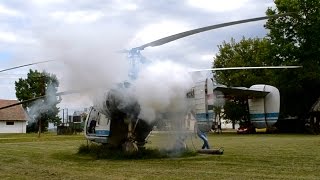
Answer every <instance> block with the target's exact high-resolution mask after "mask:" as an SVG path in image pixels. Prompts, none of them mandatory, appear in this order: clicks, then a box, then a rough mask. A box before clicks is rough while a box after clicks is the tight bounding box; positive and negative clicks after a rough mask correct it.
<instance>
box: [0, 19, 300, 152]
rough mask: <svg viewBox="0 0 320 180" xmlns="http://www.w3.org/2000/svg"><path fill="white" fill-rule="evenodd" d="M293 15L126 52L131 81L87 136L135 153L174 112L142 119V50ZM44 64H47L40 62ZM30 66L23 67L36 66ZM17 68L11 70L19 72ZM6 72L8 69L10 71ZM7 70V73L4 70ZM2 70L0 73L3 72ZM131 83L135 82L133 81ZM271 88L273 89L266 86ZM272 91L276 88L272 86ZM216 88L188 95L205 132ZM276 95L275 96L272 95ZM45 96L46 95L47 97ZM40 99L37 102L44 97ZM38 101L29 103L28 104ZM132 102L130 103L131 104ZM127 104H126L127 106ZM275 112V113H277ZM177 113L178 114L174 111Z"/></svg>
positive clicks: (98, 114)
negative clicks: (134, 89) (138, 87)
mask: <svg viewBox="0 0 320 180" xmlns="http://www.w3.org/2000/svg"><path fill="white" fill-rule="evenodd" d="M289 15H292V13H285V14H277V15H272V16H264V17H257V18H251V19H244V20H239V21H233V22H227V23H222V24H217V25H212V26H206V27H202V28H198V29H194V30H190V31H185V32H181V33H178V34H174V35H171V36H168V37H164V38H161V39H158V40H156V41H152V42H150V43H147V44H144V45H142V46H139V47H135V48H132V49H131V50H125V51H123V52H125V53H128V58H129V59H130V60H131V61H130V64H131V69H130V71H129V77H130V80H129V81H126V82H122V83H119V84H118V85H117V87H116V88H113V89H110V90H109V91H108V92H107V95H106V99H105V101H104V103H103V105H102V106H100V107H98V106H93V107H91V108H90V111H89V114H88V116H87V118H86V121H85V127H84V133H85V137H86V138H87V139H88V140H90V141H93V142H97V143H102V144H106V145H108V146H109V147H110V148H115V149H121V148H122V149H123V150H124V151H127V152H135V151H138V150H139V149H140V148H143V147H144V145H145V144H146V143H147V140H146V139H147V137H148V136H149V135H150V132H151V131H152V129H153V127H154V125H155V124H156V123H157V121H158V120H160V119H162V118H166V117H168V114H170V112H158V114H157V115H158V116H157V117H156V118H155V120H154V121H152V122H150V121H149V120H147V119H143V118H141V117H140V116H139V115H140V113H141V106H140V104H139V103H138V101H137V99H136V98H135V97H134V96H132V95H131V93H130V89H129V87H130V85H131V82H132V81H134V80H135V79H136V78H137V76H138V73H139V68H141V66H142V65H143V64H144V63H146V62H147V61H146V59H145V58H144V57H143V56H142V55H141V51H142V50H144V49H145V48H147V47H155V46H160V45H163V44H166V43H169V42H172V41H175V40H178V39H181V38H184V37H187V36H191V35H194V34H197V33H201V32H205V31H209V30H213V29H218V28H223V27H227V26H232V25H236V24H242V23H249V22H253V21H261V20H265V19H269V18H278V17H281V16H289ZM38 63H43V62H38ZM33 64H36V63H32V64H27V65H23V66H19V67H24V66H29V65H33ZM19 67H14V68H10V69H15V68H19ZM298 67H299V66H279V67H232V68H214V69H206V71H219V70H227V69H260V68H298ZM10 69H6V70H10ZM2 71H3V70H2ZM2 71H0V72H2ZM130 81H131V82H130ZM259 87H262V86H255V87H253V89H251V90H250V89H249V90H248V91H251V92H255V91H256V92H260V93H262V94H268V93H269V92H267V91H265V89H261V88H259ZM263 87H269V86H263ZM270 88H271V89H272V87H270ZM214 89H216V90H220V91H222V89H223V88H221V87H214V83H213V81H212V79H211V78H206V79H205V81H199V82H197V83H196V85H195V86H194V88H192V89H191V91H189V92H186V99H187V101H188V103H189V104H190V108H189V109H190V111H191V112H192V113H193V114H194V115H195V117H196V120H197V123H198V124H199V125H200V126H201V128H202V129H204V131H209V130H210V128H211V126H212V122H213V116H214V113H213V110H212V109H211V108H210V107H211V106H212V105H213V104H214V101H213V96H212V94H213V92H214ZM70 93H76V91H68V92H60V93H57V94H56V95H57V96H61V95H66V94H70ZM271 94H272V93H271ZM44 97H45V96H44ZM44 97H37V98H35V99H39V98H44ZM263 97H264V96H263ZM35 99H31V100H28V102H30V101H33V100H35ZM128 99H130V101H128ZM123 102H126V103H123ZM23 103H25V102H20V103H17V104H12V105H9V106H6V107H0V110H1V109H4V108H10V107H12V106H15V105H19V104H23ZM271 111H272V113H277V112H278V111H279V110H278V109H277V108H275V110H273V109H272V110H271ZM273 111H275V112H273ZM173 113H174V112H173Z"/></svg>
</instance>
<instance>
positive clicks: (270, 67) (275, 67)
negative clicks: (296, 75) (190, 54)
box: [191, 66, 302, 72]
mask: <svg viewBox="0 0 320 180" xmlns="http://www.w3.org/2000/svg"><path fill="white" fill-rule="evenodd" d="M290 68H302V66H258V67H226V68H212V69H198V70H191V72H200V71H225V70H246V69H290Z"/></svg>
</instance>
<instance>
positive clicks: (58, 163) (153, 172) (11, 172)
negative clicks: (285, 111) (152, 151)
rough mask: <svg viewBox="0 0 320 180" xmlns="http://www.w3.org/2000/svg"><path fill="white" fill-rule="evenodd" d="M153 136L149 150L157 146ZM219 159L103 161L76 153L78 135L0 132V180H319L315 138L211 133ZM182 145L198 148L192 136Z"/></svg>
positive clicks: (161, 139)
mask: <svg viewBox="0 0 320 180" xmlns="http://www.w3.org/2000/svg"><path fill="white" fill-rule="evenodd" d="M168 137H169V138H172V137H170V136H167V135H164V134H153V135H152V136H151V137H150V138H149V140H150V141H151V143H150V144H148V146H149V147H159V146H161V147H163V146H165V144H166V143H165V142H166V140H167V138H168ZM209 140H210V144H211V145H213V146H214V147H221V146H222V147H224V150H225V151H224V154H223V155H197V156H193V157H187V158H167V159H147V160H105V159H96V158H94V157H90V156H83V155H78V154H77V151H78V148H79V146H80V145H81V144H85V143H87V141H86V140H85V138H84V137H83V136H82V135H73V136H57V135H55V134H45V135H42V136H41V138H38V137H37V134H25V135H7V134H0V179H319V178H320V136H314V135H296V134H295V135H294V134H285V135H284V134H256V135H237V134H230V133H229V134H222V135H221V134H220V135H218V134H211V135H210V136H209ZM187 143H188V147H189V148H191V149H194V147H196V148H199V147H200V146H201V141H200V140H199V139H195V138H194V137H193V138H192V139H191V136H190V138H188V140H187Z"/></svg>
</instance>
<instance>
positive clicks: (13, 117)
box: [0, 99, 27, 133]
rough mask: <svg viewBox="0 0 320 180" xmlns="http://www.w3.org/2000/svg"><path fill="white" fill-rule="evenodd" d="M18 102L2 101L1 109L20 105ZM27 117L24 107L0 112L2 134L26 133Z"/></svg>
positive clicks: (14, 107) (19, 106) (15, 107)
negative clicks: (15, 104)
mask: <svg viewBox="0 0 320 180" xmlns="http://www.w3.org/2000/svg"><path fill="white" fill-rule="evenodd" d="M18 102H19V101H17V100H4V99H0V107H4V106H8V105H11V104H14V103H18ZM26 128H27V115H26V112H25V111H24V109H23V107H22V105H17V106H13V107H10V108H6V109H1V110H0V133H26Z"/></svg>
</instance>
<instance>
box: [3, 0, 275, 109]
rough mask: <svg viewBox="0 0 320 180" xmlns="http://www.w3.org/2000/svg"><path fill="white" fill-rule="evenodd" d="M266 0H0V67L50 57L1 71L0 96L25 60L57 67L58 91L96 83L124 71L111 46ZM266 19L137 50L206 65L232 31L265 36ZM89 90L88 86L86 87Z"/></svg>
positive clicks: (252, 8) (81, 103)
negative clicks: (15, 68)
mask: <svg viewBox="0 0 320 180" xmlns="http://www.w3.org/2000/svg"><path fill="white" fill-rule="evenodd" d="M273 6H274V4H273V1H272V0H259V1H257V0H224V1H221V0H184V1H183V0H180V1H176V0H164V1H149V0H135V1H133V0H77V1H71V0H29V1H24V0H0V22H1V23H0V67H1V68H0V69H5V68H10V67H13V66H19V65H23V64H29V63H33V62H37V61H46V60H54V61H53V62H50V63H46V64H40V65H36V66H30V67H27V68H21V69H17V70H12V71H7V72H3V73H0V99H16V97H15V89H14V82H15V81H17V80H18V78H19V77H22V78H25V77H26V74H27V72H28V70H29V68H32V69H38V70H46V71H47V72H49V73H53V74H56V75H57V77H58V79H59V81H60V86H59V91H64V90H71V89H88V88H89V89H90V88H95V89H101V90H102V91H103V90H104V88H106V87H110V86H112V84H115V83H117V82H119V81H122V80H123V79H125V78H126V74H127V71H128V67H129V63H128V60H127V59H126V55H125V54H121V53H118V52H117V51H119V50H123V49H131V48H134V47H137V46H141V45H143V44H146V43H148V42H151V41H154V40H157V39H159V38H162V37H165V36H169V35H172V34H175V33H179V32H182V31H186V30H191V29H194V28H199V27H203V26H208V25H213V24H217V23H223V22H227V21H235V20H240V19H245V18H253V17H259V16H265V11H266V9H267V8H268V7H273ZM264 23H265V21H260V22H253V23H248V24H242V25H236V26H232V27H226V28H221V29H217V30H213V31H208V32H204V33H201V34H196V35H193V36H189V37H186V38H183V39H180V40H177V41H174V42H171V43H168V44H164V45H162V46H159V47H149V48H146V49H145V50H144V51H142V54H143V55H144V56H145V57H146V58H147V59H148V60H150V61H151V62H159V61H171V62H175V63H177V64H181V65H183V66H185V67H192V68H195V69H201V68H204V69H206V68H211V64H212V61H213V57H214V56H215V54H216V53H217V52H218V48H217V46H218V45H219V44H221V43H222V42H223V41H229V40H230V39H231V38H232V37H233V38H235V39H236V40H240V39H241V38H242V37H243V36H244V37H247V38H248V37H259V38H261V37H264V36H265V34H266V33H267V31H266V30H265V29H264V28H263V24H264ZM89 91H90V90H89ZM95 94H96V93H92V92H91V93H83V94H81V93H80V94H76V95H70V96H66V97H63V100H62V102H61V103H60V105H59V106H60V107H61V108H62V109H63V108H70V109H80V108H83V107H88V106H90V105H91V104H92V102H93V101H94V99H97V98H100V97H99V96H95Z"/></svg>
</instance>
